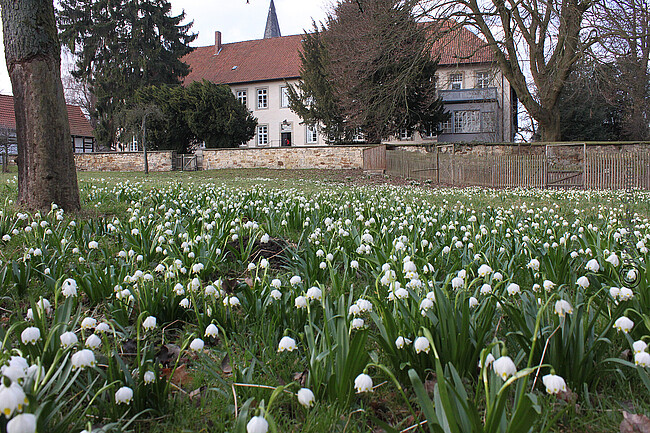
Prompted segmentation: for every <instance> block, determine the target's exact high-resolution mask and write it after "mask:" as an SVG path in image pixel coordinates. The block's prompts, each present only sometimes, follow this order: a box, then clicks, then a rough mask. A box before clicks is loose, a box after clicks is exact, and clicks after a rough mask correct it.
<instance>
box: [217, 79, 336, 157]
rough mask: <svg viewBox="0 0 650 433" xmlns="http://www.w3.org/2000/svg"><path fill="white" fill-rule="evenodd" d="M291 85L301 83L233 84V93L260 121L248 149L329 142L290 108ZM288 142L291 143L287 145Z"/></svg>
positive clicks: (317, 144) (313, 144) (277, 81)
mask: <svg viewBox="0 0 650 433" xmlns="http://www.w3.org/2000/svg"><path fill="white" fill-rule="evenodd" d="M287 83H289V84H292V85H295V84H297V83H298V80H295V79H294V80H287V81H285V80H276V81H263V82H255V83H243V84H231V85H230V88H231V89H232V92H233V94H234V95H235V97H237V98H238V99H239V100H240V101H241V102H242V103H243V104H245V105H246V108H248V110H249V111H250V112H251V113H252V114H253V116H255V117H256V118H257V128H256V131H255V137H253V139H252V140H250V141H249V142H248V143H246V144H245V145H244V146H245V147H280V146H319V145H324V144H326V143H325V139H324V137H323V135H322V134H321V133H320V131H319V130H318V128H309V127H308V126H307V125H304V124H301V123H300V122H301V119H300V117H298V115H297V114H296V113H294V112H293V111H291V109H290V108H289V99H288V96H287V93H286V92H287ZM287 140H288V142H287Z"/></svg>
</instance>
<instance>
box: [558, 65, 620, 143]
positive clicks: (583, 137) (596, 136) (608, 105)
mask: <svg viewBox="0 0 650 433" xmlns="http://www.w3.org/2000/svg"><path fill="white" fill-rule="evenodd" d="M618 76H620V71H619V70H618V68H617V67H616V65H615V64H598V63H596V62H593V61H583V62H580V63H579V64H578V65H576V68H575V70H574V71H573V72H572V73H571V74H570V75H569V78H568V79H567V81H566V83H565V84H564V87H563V88H562V93H560V98H559V100H558V107H559V110H560V119H561V120H560V131H561V140H562V141H618V140H623V139H624V134H623V120H624V117H625V106H624V104H623V100H624V95H623V94H621V93H619V92H617V91H616V90H615V89H614V88H613V86H612V83H614V82H616V81H618Z"/></svg>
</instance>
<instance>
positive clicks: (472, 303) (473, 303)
mask: <svg viewBox="0 0 650 433" xmlns="http://www.w3.org/2000/svg"><path fill="white" fill-rule="evenodd" d="M476 306H478V299H476V298H475V297H474V296H472V297H470V298H469V308H474V307H476Z"/></svg>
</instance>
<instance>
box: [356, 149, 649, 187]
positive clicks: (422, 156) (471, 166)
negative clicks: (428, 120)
mask: <svg viewBox="0 0 650 433" xmlns="http://www.w3.org/2000/svg"><path fill="white" fill-rule="evenodd" d="M377 154H380V153H378V152H375V153H374V154H373V155H375V156H376V155H377ZM385 154H386V157H385V172H386V174H389V175H392V176H399V177H405V178H409V179H416V180H421V181H426V182H430V183H433V184H437V185H449V186H484V187H495V188H509V187H529V188H570V187H578V188H589V189H623V188H626V187H631V188H641V189H650V152H648V151H635V152H629V153H611V154H610V153H593V154H590V153H588V152H585V154H584V155H583V156H582V157H581V158H582V159H579V160H577V161H569V162H568V163H566V164H563V162H564V161H558V160H557V158H555V157H551V156H549V155H546V154H542V155H471V154H458V153H454V152H453V151H452V152H439V151H437V150H434V151H432V152H427V153H423V152H410V151H404V150H386V151H385ZM368 166H369V168H370V169H375V170H376V169H378V167H376V166H372V165H371V164H368Z"/></svg>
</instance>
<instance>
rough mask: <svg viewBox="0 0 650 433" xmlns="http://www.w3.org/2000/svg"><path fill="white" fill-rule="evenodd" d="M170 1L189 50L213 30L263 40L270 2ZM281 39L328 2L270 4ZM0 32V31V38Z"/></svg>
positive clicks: (2, 88) (2, 79) (1, 81)
mask: <svg viewBox="0 0 650 433" xmlns="http://www.w3.org/2000/svg"><path fill="white" fill-rule="evenodd" d="M249 1H250V4H246V0H170V3H171V4H172V12H173V14H174V15H176V14H179V13H180V12H181V11H182V10H185V17H186V20H185V22H189V21H192V20H193V21H194V26H193V27H192V31H193V32H194V33H198V37H197V38H196V40H195V41H194V42H193V43H192V46H205V45H212V44H214V32H215V30H219V31H221V38H222V42H223V43H229V42H239V41H245V40H250V39H260V38H262V37H263V36H264V26H265V24H266V16H267V15H268V11H269V4H270V0H249ZM274 1H275V9H276V12H277V15H278V22H279V23H280V31H281V32H282V35H294V34H299V33H303V29H311V26H312V24H311V23H312V18H313V19H315V20H316V22H318V21H321V20H323V19H324V18H325V14H326V12H327V11H328V10H329V7H330V5H331V4H332V0H274ZM1 33H2V29H1V28H0V34H1ZM0 58H1V59H0V93H2V94H11V93H12V92H11V82H10V81H9V74H8V72H7V66H6V64H5V55H4V44H0Z"/></svg>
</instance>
